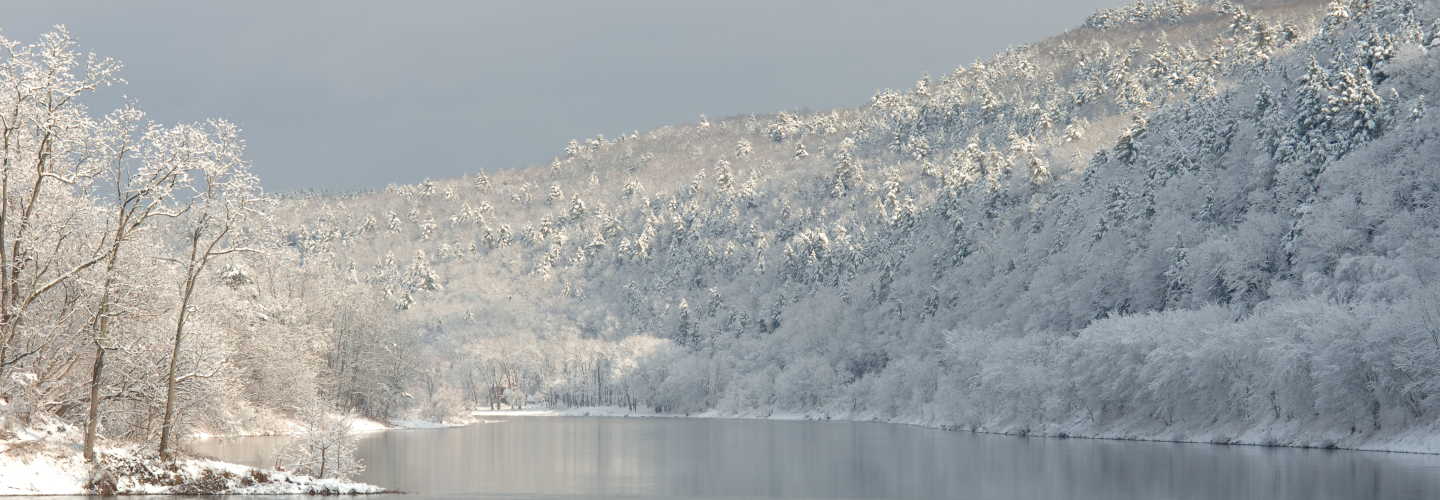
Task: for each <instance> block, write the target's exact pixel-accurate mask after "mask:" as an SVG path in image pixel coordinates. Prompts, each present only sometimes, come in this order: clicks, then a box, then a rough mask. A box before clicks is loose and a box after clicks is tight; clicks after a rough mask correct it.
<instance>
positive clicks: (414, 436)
mask: <svg viewBox="0 0 1440 500" xmlns="http://www.w3.org/2000/svg"><path fill="white" fill-rule="evenodd" d="M282 443H283V438H242V439H235V440H220V441H206V442H200V443H195V444H194V446H192V447H193V448H194V449H195V450H196V451H197V452H201V453H206V454H210V455H213V456H217V457H220V458H224V459H228V460H233V461H238V462H243V463H249V464H252V465H269V464H270V461H271V460H272V459H271V457H272V456H273V454H274V452H275V451H276V450H277V449H278V448H279V446H280V445H281V444H282ZM360 454H361V456H362V457H363V458H364V460H365V462H366V464H367V470H366V472H365V473H364V475H363V477H361V478H360V479H361V480H363V481H366V482H370V483H374V484H379V485H382V486H386V487H390V488H398V489H401V490H404V491H409V492H415V493H417V494H419V495H420V496H419V498H444V497H460V496H463V497H469V498H968V499H1020V498H1024V499H1037V498H1052V499H1105V500H1110V499H1131V498H1133V499H1147V500H1149V499H1212V498H1224V499H1248V498H1254V499H1266V500H1269V499H1286V498H1295V499H1367V498H1374V499H1411V498H1413V499H1421V498H1440V457H1436V456H1427V455H1407V454H1388V453H1357V452H1332V451H1323V450H1295V449H1277V448H1259V447H1246V446H1209V445H1183V444H1166V443H1137V442H1118V441H1098V440H1076V439H1070V440H1060V439H1026V438H1014V437H1004V436H984V435H975V434H969V433H962V432H946V431H938V430H933V429H923V428H915V427H906V426H898V425H888V424H873V423H850V422H777V421H746V420H703V419H619V418H548V417H512V418H506V419H504V421H503V422H496V423H490V424H476V425H472V426H469V427H464V428H455V429H441V430H413V431H391V432H384V433H378V434H373V435H369V436H366V437H364V438H363V439H362V440H361V443H360Z"/></svg>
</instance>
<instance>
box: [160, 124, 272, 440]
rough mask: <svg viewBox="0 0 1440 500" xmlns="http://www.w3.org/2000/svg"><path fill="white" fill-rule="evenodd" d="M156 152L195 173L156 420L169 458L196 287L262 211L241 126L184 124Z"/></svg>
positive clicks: (235, 249)
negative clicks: (179, 374) (162, 400)
mask: <svg viewBox="0 0 1440 500" xmlns="http://www.w3.org/2000/svg"><path fill="white" fill-rule="evenodd" d="M157 142H158V144H159V146H158V147H159V148H160V151H163V152H165V153H164V154H167V155H169V156H170V157H171V158H172V160H173V161H175V162H176V163H179V164H183V165H186V169H187V170H188V171H189V172H190V175H191V176H193V181H192V182H193V184H192V186H193V187H194V188H195V193H194V196H193V197H192V198H191V199H190V201H189V205H188V206H187V207H186V213H185V215H184V217H183V220H182V227H183V228H184V234H183V235H184V238H185V239H184V243H183V244H184V251H185V253H186V257H184V260H182V261H180V262H179V264H180V265H181V267H182V276H181V280H182V281H181V283H180V303H179V306H180V307H179V309H178V310H177V311H176V319H175V339H174V343H173V344H172V345H171V351H170V361H169V364H168V368H167V370H166V376H165V413H164V416H163V417H162V420H161V424H160V450H159V451H160V456H162V457H167V458H168V457H169V453H170V441H171V439H172V436H173V435H174V426H175V420H176V419H175V385H176V381H177V379H176V374H175V370H176V366H177V364H178V363H179V359H180V348H181V344H182V342H183V340H184V336H185V324H186V321H187V320H188V319H189V317H190V314H191V312H192V308H193V306H192V301H193V299H194V298H195V291H196V286H197V284H198V283H199V282H200V278H201V276H202V273H203V272H204V271H205V269H206V267H207V266H208V265H209V264H210V262H212V261H213V260H214V259H216V258H219V257H222V256H225V255H229V254H232V253H235V252H241V251H254V250H252V249H249V248H246V247H242V246H238V245H237V244H236V242H237V241H240V240H242V239H243V238H242V235H241V234H240V233H242V232H243V231H244V228H243V227H242V225H243V224H245V223H246V222H249V221H252V220H254V219H256V218H258V217H259V216H260V215H261V214H263V213H264V211H263V208H262V202H263V200H262V198H261V193H260V186H259V182H258V180H257V179H256V178H255V176H254V175H252V174H251V173H250V171H249V166H248V165H247V164H246V163H245V160H244V157H243V156H244V155H243V153H244V149H245V148H244V143H243V142H242V141H241V139H240V135H239V129H238V128H237V127H236V126H235V125H233V124H231V123H228V122H224V121H211V122H209V123H208V124H207V126H205V127H200V126H194V125H182V126H177V127H175V128H173V129H170V130H168V131H166V133H165V134H163V137H161V138H159V139H158V141H157Z"/></svg>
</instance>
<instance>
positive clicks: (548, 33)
mask: <svg viewBox="0 0 1440 500" xmlns="http://www.w3.org/2000/svg"><path fill="white" fill-rule="evenodd" d="M1122 1H1123V0H1009V1H999V2H997V1H993V0H984V1H982V0H950V1H924V2H898V1H897V2H884V1H778V0H769V1H751V0H726V1H715V2H704V3H702V2H690V1H678V0H645V1H603V2H601V1H575V2H538V1H522V0H516V1H511V2H479V1H475V2H409V1H406V2H398V1H397V2H319V1H315V2H311V1H284V2H279V1H245V2H224V3H222V2H190V1H185V2H181V1H173V2H154V1H144V2H130V1H127V2H112V1H102V0H93V1H74V2H53V1H38V0H36V1H30V0H6V1H5V2H3V3H0V34H3V35H4V36H6V37H8V38H12V39H17V40H21V41H24V42H31V41H34V40H35V39H36V38H37V37H38V35H39V34H40V33H42V32H44V31H46V30H48V29H49V27H50V26H52V25H55V24H65V25H67V26H68V27H69V28H70V30H71V32H72V33H73V34H74V35H75V37H76V38H77V39H78V40H79V42H80V44H81V47H82V48H83V49H86V50H89V51H93V52H96V53H98V54H100V55H103V56H109V57H114V58H116V59H120V60H121V61H123V62H124V63H125V66H126V69H125V71H124V76H125V78H126V79H127V80H129V82H130V83H129V84H128V85H125V86H123V87H122V88H120V89H119V90H117V91H114V92H112V93H111V94H110V95H108V96H106V98H105V99H104V100H102V101H100V105H102V106H104V107H106V108H109V107H113V106H112V103H113V102H118V101H116V100H115V99H118V96H119V95H120V94H121V93H123V94H125V95H128V96H130V97H131V98H134V99H136V100H138V102H139V103H140V106H141V107H142V108H143V109H145V110H146V111H147V112H148V113H149V114H150V116H151V118H153V119H156V120H159V121H162V122H165V123H174V122H179V121H194V120H201V119H204V118H211V117H215V118H226V119H229V120H232V121H235V122H237V123H239V124H240V126H241V127H242V128H243V129H244V130H245V137H246V139H247V141H248V143H249V153H250V155H249V156H250V159H251V161H252V162H253V163H254V165H255V170H256V171H257V173H259V175H260V176H261V177H262V178H263V179H264V181H265V186H266V188H267V189H269V190H272V191H293V190H299V189H311V188H316V189H327V190H350V189H355V188H364V187H380V186H384V185H385V184H387V183H401V182H404V183H410V182H417V181H419V180H421V179H424V178H426V177H431V178H440V177H451V176H456V175H461V174H465V173H470V172H475V171H477V170H481V169H496V168H507V167H515V166H523V165H531V164H536V163H548V161H549V159H550V158H552V157H554V156H555V155H556V154H558V153H559V151H560V150H561V148H562V147H563V146H564V143H565V141H567V140H569V139H572V138H583V137H592V136H594V135H595V134H597V133H600V134H605V135H606V136H612V137H613V136H615V135H618V134H621V133H626V132H629V131H631V130H641V131H644V130H647V129H651V128H655V127H658V126H661V125H665V124H671V123H680V122H690V121H694V120H695V119H696V118H697V117H698V115H699V114H701V113H705V114H708V115H709V116H712V117H720V116H730V115H736V114H744V113H764V112H772V111H777V110H781V109H799V108H811V109H827V108H832V107H837V106H853V105H856V104H860V103H863V102H864V101H865V100H866V99H868V98H869V97H870V96H871V95H873V93H874V91H875V90H876V89H880V88H885V87H908V86H909V85H910V84H912V83H913V82H914V80H915V79H916V78H918V77H919V76H920V75H921V74H923V73H927V72H928V73H930V74H935V75H939V74H944V73H947V72H949V70H951V69H953V68H954V67H955V66H958V65H961V64H968V63H969V62H971V61H973V60H975V59H976V58H981V57H985V56H988V55H990V54H993V53H994V52H996V51H998V50H1001V49H1004V48H1005V47H1008V46H1011V45H1015V44H1019V43H1026V42H1030V41H1034V40H1037V39H1040V38H1043V37H1045V36H1048V35H1051V34H1055V33H1058V32H1060V31H1062V30H1064V29H1068V28H1071V27H1074V26H1076V25H1078V24H1079V23H1080V22H1081V21H1082V20H1083V19H1084V17H1085V16H1086V15H1088V14H1089V13H1090V12H1092V11H1094V10H1095V9H1097V8H1100V7H1107V6H1113V5H1118V4H1120V3H1122ZM92 102H96V101H92ZM107 110H108V109H97V110H96V112H97V113H98V112H103V111H107Z"/></svg>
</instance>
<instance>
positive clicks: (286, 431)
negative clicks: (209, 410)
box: [190, 414, 475, 439]
mask: <svg viewBox="0 0 1440 500" xmlns="http://www.w3.org/2000/svg"><path fill="white" fill-rule="evenodd" d="M331 418H334V419H336V420H340V419H344V418H347V417H345V416H342V415H339V414H336V415H332V416H331ZM348 418H349V420H350V432H351V433H353V434H368V433H371V432H380V431H389V430H397V429H441V428H446V427H461V426H465V425H469V424H472V423H475V420H474V419H473V418H462V419H460V420H456V421H449V422H432V421H429V420H421V419H405V418H402V419H395V420H391V421H390V423H389V424H386V423H384V422H380V421H378V420H374V419H369V418H364V417H357V416H351V417H348ZM304 430H305V426H304V425H301V424H300V422H297V421H295V420H293V419H276V420H274V421H272V422H270V424H269V425H268V426H265V427H260V428H254V429H239V430H235V431H230V432H224V431H204V430H202V431H195V432H192V433H190V439H215V438H229V437H249V436H287V435H293V434H299V433H301V432H304Z"/></svg>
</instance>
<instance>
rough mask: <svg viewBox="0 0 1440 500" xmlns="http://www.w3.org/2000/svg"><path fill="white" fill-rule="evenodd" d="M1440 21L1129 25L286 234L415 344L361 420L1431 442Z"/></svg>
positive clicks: (1171, 2) (433, 189) (1383, 18)
mask: <svg viewBox="0 0 1440 500" xmlns="http://www.w3.org/2000/svg"><path fill="white" fill-rule="evenodd" d="M1436 9H1437V7H1436V6H1435V5H1434V4H1433V2H1417V1H1411V0H1393V1H1383V0H1349V1H1341V2H1330V3H1328V4H1327V3H1322V2H1315V1H1297V2H1247V3H1243V4H1239V3H1231V2H1229V1H1220V2H1216V3H1205V4H1197V3H1195V2H1190V1H1188V0H1168V1H1158V2H1149V1H1140V2H1137V3H1135V4H1133V5H1131V6H1128V7H1124V8H1120V9H1115V10H1110V11H1103V12H1100V13H1097V14H1096V15H1095V16H1092V17H1091V18H1090V19H1089V20H1087V22H1086V23H1085V25H1084V26H1082V27H1080V28H1077V29H1075V30H1072V31H1070V32H1067V33H1064V34H1061V35H1059V36H1056V37H1054V38H1052V39H1049V40H1045V41H1042V42H1039V43H1036V44H1033V45H1028V46H1023V47H1016V48H1014V49H1011V50H1009V51H1007V52H1005V53H1002V54H999V55H997V56H995V57H993V58H991V59H989V60H986V61H981V62H976V63H974V64H972V65H970V66H966V67H962V68H958V69H956V70H955V71H954V72H953V73H951V74H948V75H943V76H940V77H925V78H922V79H920V80H919V81H917V83H916V84H915V86H914V87H913V88H911V89H906V90H898V91H897V90H882V91H880V92H878V93H877V94H876V95H875V97H874V98H873V100H872V101H871V102H870V103H868V104H867V105H865V106H862V107H859V108H854V109H837V110H831V111H825V112H813V113H797V112H780V113H776V114H774V115H767V116H738V117H730V118H725V119H714V120H711V119H705V118H704V117H702V118H701V120H700V121H699V122H698V123H694V124H686V125H676V126H669V127H663V128H660V129H657V130H654V131H650V132H647V133H630V134H625V135H623V136H620V137H616V138H613V139H611V138H606V137H603V136H597V137H595V138H592V139H587V140H577V141H572V142H571V143H570V144H568V145H567V146H566V147H565V149H564V151H563V152H562V154H561V156H560V157H558V158H557V159H556V160H555V161H554V162H553V163H552V164H551V165H548V166H541V167H534V168H526V169H515V170H502V171H496V172H491V173H479V174H475V175H473V176H469V177H467V178H464V179H447V180H437V181H427V182H424V183H421V184H419V185H407V186H392V187H390V188H388V189H386V190H384V191H380V192H371V193H359V194H352V195H345V196H321V195H312V196H303V197H294V198H291V199H288V200H286V201H285V202H284V203H282V205H281V207H280V209H279V212H280V215H279V220H281V221H282V223H283V225H284V226H285V227H286V228H287V229H286V232H287V234H288V241H289V242H290V243H291V245H292V246H293V247H294V248H295V249H296V250H297V251H298V252H299V254H300V256H301V259H302V260H303V262H304V263H305V266H306V267H307V268H308V269H309V270H311V271H314V272H316V273H319V274H329V275H332V276H336V277H341V278H340V279H346V280H351V281H353V282H357V283H364V284H366V285H368V286H370V287H373V289H374V290H377V291H378V292H379V293H380V294H382V295H383V296H384V297H386V298H387V299H386V300H388V302H389V304H388V306H393V307H394V309H395V311H396V313H395V315H394V319H392V321H397V322H399V323H400V326H394V327H393V328H394V329H396V330H405V331H410V330H409V328H412V326H413V328H414V331H415V332H416V334H415V336H414V337H413V338H411V339H410V340H409V342H410V343H409V344H406V345H409V346H412V347H413V349H405V350H404V351H405V353H404V354H400V355H397V356H401V357H404V358H405V359H406V361H405V363H408V364H406V366H415V367H419V369H418V370H416V374H415V375H413V376H412V375H405V374H398V373H397V374H393V376H391V377H390V378H389V379H388V380H391V382H388V383H387V384H388V385H384V388H376V387H381V386H380V385H375V384H370V385H364V384H355V385H353V386H351V389H349V390H345V391H340V392H341V393H343V395H342V397H343V398H345V399H346V400H347V401H348V403H349V404H351V405H354V406H357V407H361V408H362V409H364V408H369V410H367V411H376V410H375V409H374V408H375V406H376V405H377V404H378V403H376V401H379V400H382V399H385V400H386V401H389V399H386V398H389V396H383V395H382V394H381V393H386V394H390V393H396V392H399V391H402V390H415V389H414V388H423V390H418V391H416V392H417V393H418V394H419V396H418V397H419V399H420V403H419V404H420V405H422V406H424V407H427V408H429V409H430V411H434V412H440V413H443V412H445V411H449V410H447V409H446V408H447V407H448V406H453V405H456V404H458V403H460V402H462V401H465V400H469V401H470V402H471V403H477V404H479V403H483V402H484V401H486V400H487V399H488V397H489V395H490V394H491V391H490V389H489V387H491V386H496V385H501V386H505V387H508V388H509V390H511V391H519V392H521V393H524V394H528V395H529V396H528V399H530V400H545V401H548V402H551V403H557V404H573V405H592V404H617V405H631V406H645V407H648V408H653V409H656V410H659V411H668V412H687V413H688V412H697V411H706V410H716V411H720V412H724V413H727V414H738V415H767V414H770V413H771V412H776V411H785V412H803V413H809V414H814V415H827V416H829V415H835V416H846V417H851V418H875V419H881V420H894V421H907V422H917V423H924V424H929V425H942V426H954V427H957V428H964V429H973V430H982V431H998V432H1011V433H1037V434H1047V435H1065V434H1068V435H1087V436H1105V437H1124V438H1146V439H1176V440H1203V441H1218V442H1253V443H1272V444H1290V445H1306V446H1343V447H1378V448H1386V449H1405V450H1418V451H1440V441H1437V440H1436V439H1435V438H1434V436H1436V435H1437V434H1436V429H1435V424H1434V422H1435V421H1436V417H1437V416H1440V288H1437V286H1436V285H1433V284H1432V283H1433V281H1434V279H1435V278H1436V276H1437V273H1440V245H1437V244H1440V165H1437V162H1436V161H1435V160H1436V159H1437V158H1440V142H1437V141H1436V139H1435V135H1436V133H1437V127H1436V125H1437V121H1436V120H1435V119H1434V118H1433V117H1432V116H1430V115H1429V114H1427V112H1426V104H1425V103H1426V95H1427V94H1428V93H1429V92H1430V91H1432V90H1434V89H1437V88H1440V81H1437V78H1440V74H1437V69H1440V61H1437V59H1436V56H1435V55H1434V52H1433V50H1434V48H1435V47H1436V45H1437V37H1440V24H1437V20H1436V19H1437V17H1436V16H1437V15H1440V12H1437V10H1436ZM340 330H344V331H349V332H359V331H362V330H364V329H363V328H350V329H340ZM353 334H354V335H360V333H353ZM380 342H381V341H378V340H377V342H376V343H374V345H379V343H380ZM383 342H390V340H384V341H383ZM453 353H461V354H462V355H460V356H458V357H455V356H453V355H452V354H453ZM337 356H338V355H337ZM337 359H338V357H337ZM336 363H339V361H334V362H332V365H333V364H336ZM353 369H354V370H360V371H364V370H371V371H375V370H385V369H389V367H388V366H385V367H369V368H365V367H357V368H353ZM356 376H357V377H358V376H359V375H356ZM366 376H375V377H378V376H379V375H377V374H373V373H372V374H369V375H366ZM382 378H383V377H382ZM361 385H364V388H361V387H360V386H361ZM392 399H393V398H392ZM511 400H512V401H515V400H516V398H515V397H514V396H512V397H511ZM385 404H386V405H390V404H392V403H389V402H387V403H385ZM394 404H400V403H394ZM387 408H388V406H387Z"/></svg>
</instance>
